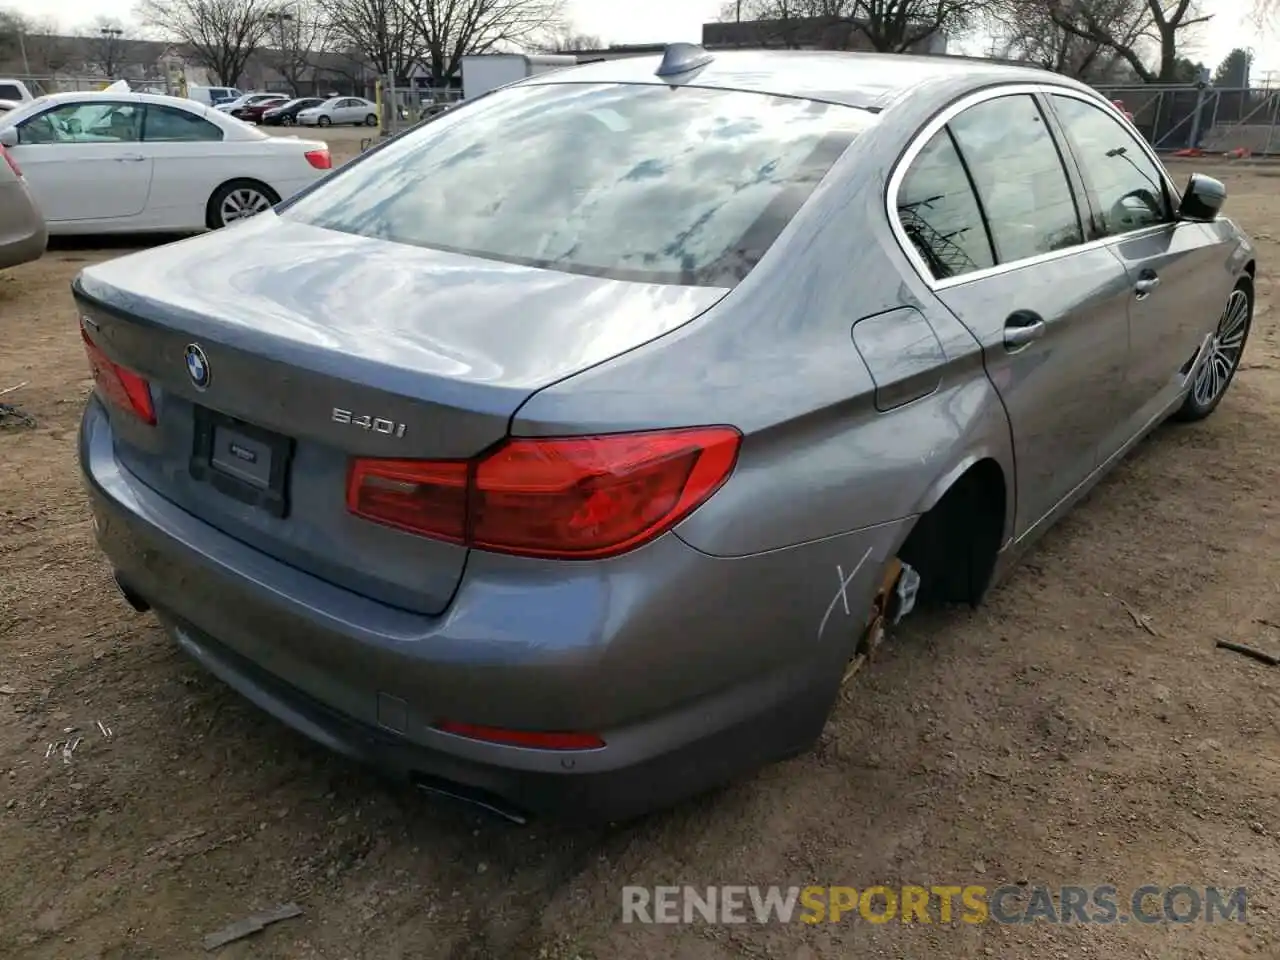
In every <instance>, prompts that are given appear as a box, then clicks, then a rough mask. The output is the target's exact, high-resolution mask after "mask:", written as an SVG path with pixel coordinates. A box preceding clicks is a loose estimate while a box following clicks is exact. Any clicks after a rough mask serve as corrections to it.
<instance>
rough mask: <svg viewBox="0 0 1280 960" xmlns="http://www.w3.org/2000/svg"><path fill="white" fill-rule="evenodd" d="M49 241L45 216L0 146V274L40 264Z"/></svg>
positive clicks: (6, 152)
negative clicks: (20, 267) (36, 261)
mask: <svg viewBox="0 0 1280 960" xmlns="http://www.w3.org/2000/svg"><path fill="white" fill-rule="evenodd" d="M48 241H49V228H48V226H47V225H46V224H45V219H44V214H43V213H41V212H40V207H39V206H38V205H37V204H36V201H35V198H34V197H32V196H31V191H30V190H29V189H28V188H27V181H26V178H25V177H23V175H22V170H21V169H20V168H19V167H18V163H17V161H16V160H14V159H13V157H12V156H10V154H9V153H8V151H6V150H5V148H4V147H3V146H0V270H3V269H4V268H5V267H16V266H17V265H18V264H20V263H28V262H30V261H32V260H39V259H40V258H41V257H42V256H44V251H45V247H46V245H47V244H48Z"/></svg>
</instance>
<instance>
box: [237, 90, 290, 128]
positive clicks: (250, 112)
mask: <svg viewBox="0 0 1280 960" xmlns="http://www.w3.org/2000/svg"><path fill="white" fill-rule="evenodd" d="M288 102H289V98H288V97H286V96H284V95H283V94H280V95H275V96H271V97H263V98H262V99H261V100H257V101H255V102H253V103H250V104H246V105H245V106H243V107H236V108H235V109H234V110H229V111H227V112H228V113H230V114H231V115H232V116H233V117H235V118H236V119H237V120H243V121H245V122H246V123H258V122H259V121H261V120H262V113H263V111H264V110H269V109H270V108H271V107H278V106H280V105H282V104H285V103H288Z"/></svg>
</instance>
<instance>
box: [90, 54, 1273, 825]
mask: <svg viewBox="0 0 1280 960" xmlns="http://www.w3.org/2000/svg"><path fill="white" fill-rule="evenodd" d="M725 131H731V132H732V135H731V136H726V135H725ZM512 143H518V144H520V149H519V150H512V149H511V144H512ZM1224 199H1225V190H1224V189H1223V187H1222V185H1221V184H1220V183H1218V182H1217V181H1215V180H1213V179H1211V178H1210V177H1207V176H1204V175H1201V174H1196V175H1193V176H1192V177H1191V178H1190V179H1189V181H1188V182H1187V184H1186V187H1185V189H1183V190H1178V189H1176V188H1175V185H1174V184H1173V182H1172V181H1171V179H1170V177H1169V174H1168V173H1167V171H1166V170H1165V168H1164V167H1163V166H1162V164H1161V162H1160V159H1159V158H1158V157H1157V155H1156V154H1155V153H1154V151H1153V150H1152V149H1151V147H1150V146H1149V145H1148V144H1147V143H1145V142H1142V141H1141V140H1139V139H1138V138H1137V137H1136V136H1135V134H1134V131H1133V128H1132V127H1131V125H1129V124H1128V123H1126V122H1125V121H1124V119H1123V118H1122V117H1121V116H1120V115H1119V114H1118V113H1117V112H1116V110H1115V108H1114V107H1113V106H1112V105H1111V104H1110V103H1109V102H1108V101H1107V100H1106V99H1105V98H1103V97H1101V96H1100V95H1099V94H1098V93H1096V92H1095V91H1094V90H1092V89H1091V88H1089V87H1087V86H1085V85H1084V84H1082V83H1079V82H1076V81H1074V80H1071V79H1068V78H1066V77H1064V76H1060V75H1056V74H1052V73H1049V72H1047V71H1041V70H1035V69H1024V68H1017V67H1012V66H1005V65H999V64H994V63H991V64H985V63H977V62H975V61H972V60H951V59H948V58H942V57H911V56H898V55H876V54H851V53H844V52H841V53H830V52H821V51H806V52H800V51H786V52H781V51H778V52H770V51H730V52H722V53H716V54H711V53H708V52H706V51H704V50H701V49H699V48H697V47H693V46H690V45H685V44H677V45H673V46H672V47H670V48H668V50H667V53H666V54H665V55H663V56H662V57H661V58H658V57H636V58H627V59H617V60H609V61H602V62H598V63H593V64H589V65H583V66H580V67H576V68H569V69H566V70H562V71H557V72H554V73H546V74H542V75H539V76H535V77H532V78H529V79H528V80H525V81H521V82H518V83H516V84H513V85H511V86H508V87H505V88H503V89H501V90H498V91H495V92H493V93H491V94H489V95H488V96H485V97H483V98H479V99H477V100H475V101H472V102H470V103H469V104H468V105H467V107H466V108H464V109H461V110H454V111H449V112H448V113H446V114H444V115H442V116H440V117H438V118H437V119H435V120H433V121H431V122H429V123H425V124H422V125H420V126H417V127H415V128H414V129H412V130H409V131H406V132H405V133H403V134H402V135H401V136H399V137H397V138H395V139H393V140H390V141H388V142H387V143H385V144H383V145H381V146H380V147H379V148H377V149H375V150H372V151H370V152H369V153H368V154H366V155H365V156H364V157H363V158H362V159H361V160H359V161H358V162H356V163H353V164H350V165H348V166H347V167H345V168H342V169H339V170H338V171H336V172H335V173H334V174H332V175H331V176H330V177H328V178H326V179H325V180H324V181H323V182H321V183H320V184H318V185H316V186H315V187H314V188H313V189H311V190H309V191H307V192H306V193H304V194H302V195H301V196H299V197H297V198H295V199H294V200H293V201H292V202H290V203H287V204H284V205H282V206H281V207H279V208H277V209H276V210H275V211H274V212H272V213H265V214H263V215H262V216H260V217H256V218H254V219H252V220H250V221H249V222H248V223H246V224H245V225H243V226H242V227H238V228H237V229H236V230H235V231H232V232H221V233H214V234H211V235H208V236H204V237H198V238H195V239H194V240H192V241H189V242H187V243H182V244H171V245H168V246H164V247H160V248H158V249H154V250H150V251H146V252H142V253H139V254H133V255H129V256H124V257H120V258H117V259H113V260H110V261H107V262H104V263H97V264H93V265H91V266H88V267H86V268H85V270H84V271H83V272H82V273H81V274H80V276H79V278H78V280H77V281H76V283H75V286H74V293H75V297H76V301H77V304H78V310H79V314H80V316H81V317H83V318H84V320H83V322H84V336H85V339H86V342H87V344H88V349H89V351H90V356H91V358H92V363H93V367H94V369H95V370H96V371H97V377H98V389H97V394H96V397H95V398H93V399H92V400H91V401H90V403H89V404H88V406H87V409H86V410H85V414H84V419H83V423H82V426H81V431H80V439H79V456H80V463H81V466H82V469H83V471H84V475H85V477H86V481H87V486H88V490H89V494H90V499H91V503H92V509H93V513H94V516H95V518H96V522H95V524H94V528H95V530H96V531H97V538H98V542H99V543H100V545H101V547H102V549H103V550H104V551H105V553H106V555H107V557H108V558H109V560H110V562H111V564H112V566H113V567H114V568H115V570H116V575H117V578H118V582H119V583H120V584H121V586H122V590H123V592H124V594H125V596H126V598H127V599H128V600H129V602H130V603H131V604H133V605H134V607H135V608H136V609H139V610H144V609H147V608H148V607H150V608H153V609H154V610H155V611H156V612H157V615H158V616H159V618H160V621H161V623H162V624H164V626H165V627H166V628H167V629H168V630H169V632H170V633H171V635H172V636H173V637H174V638H175V640H176V641H177V643H178V644H179V645H180V646H181V647H183V648H184V649H185V650H186V651H188V652H189V653H191V654H192V655H194V656H195V657H196V658H197V659H198V660H199V661H200V662H201V663H202V664H203V665H204V666H205V667H207V668H208V669H210V670H211V671H213V672H214V673H215V674H217V675H218V676H219V677H221V678H222V679H223V680H225V681H226V682H228V683H229V684H231V685H232V686H234V687H236V688H237V689H239V690H241V691H242V692H244V693H245V694H246V695H247V696H248V697H250V698H251V699H252V700H253V701H254V702H255V703H257V704H258V705H259V706H261V707H263V708H265V709H266V710H268V711H270V712H272V713H274V714H275V715H276V716H277V717H279V718H281V719H283V720H284V721H285V722H286V723H289V724H292V725H293V726H295V727H297V728H298V729H300V730H302V731H303V732H305V733H306V734H308V735H310V736H312V737H314V738H316V739H318V740H320V741H322V742H323V743H325V744H327V745H328V746H330V747H334V748H336V749H338V750H341V751H344V752H346V753H347V754H349V755H351V756H355V757H359V758H361V759H364V760H368V761H371V762H373V763H376V764H379V765H381V766H383V767H385V768H386V769H388V770H390V771H393V772H396V773H399V774H402V775H404V776H405V777H408V778H410V779H411V780H413V781H414V782H415V783H417V784H419V785H420V786H422V787H424V788H427V789H430V790H433V791H437V792H443V793H448V794H452V795H453V796H457V797H462V798H465V799H468V800H471V801H474V802H476V803H479V804H481V805H483V806H485V807H486V808H487V809H490V810H497V811H499V812H502V813H504V814H505V815H507V816H510V817H512V818H514V819H524V818H525V817H526V816H527V815H528V814H529V813H530V812H534V813H538V812H558V813H562V814H572V815H574V816H577V817H580V818H583V819H618V818H624V817H629V816H631V815H633V814H636V813H640V812H643V811H645V810H649V809H653V808H654V807H657V806H662V805H666V804H669V803H671V802H674V801H675V800H677V799H679V798H681V797H685V796H688V795H690V794H692V793H696V792H699V791H701V790H704V789H706V788H708V787H710V786H712V785H714V784H717V783H721V782H723V781H724V780H725V779H726V778H729V777H732V776H736V775H739V774H741V773H744V772H746V771H749V770H752V769H755V768H757V767H758V766H760V765H761V764H763V763H766V762H769V761H773V760H776V759H778V758H781V757H786V756H790V755H793V754H794V753H796V752H797V751H800V750H803V749H804V748H805V747H806V746H807V745H809V744H811V743H813V742H814V740H815V739H816V738H817V737H818V735H819V733H820V732H821V730H822V728H823V724H824V721H825V720H826V717H827V714H828V711H829V710H830V709H831V707H832V705H833V704H834V703H835V702H836V701H837V699H838V694H839V691H840V689H841V685H842V683H843V682H844V680H845V678H846V676H847V674H848V673H849V672H851V671H852V670H853V669H854V668H856V667H857V665H859V664H860V663H862V662H863V661H864V660H865V658H866V657H867V656H868V655H870V654H871V653H872V652H874V650H875V648H876V646H877V644H878V643H879V641H880V639H881V638H882V637H883V635H884V631H885V629H886V628H887V627H888V626H891V625H892V624H893V623H894V622H896V621H897V620H898V619H899V618H901V617H902V616H904V615H906V614H909V613H910V611H911V610H912V609H913V607H914V606H915V605H916V604H917V603H930V602H934V601H962V602H969V603H976V602H978V601H979V600H980V598H981V597H982V595H983V594H984V591H985V590H986V589H987V587H988V585H989V584H990V583H992V582H993V581H995V580H996V579H998V578H999V577H1001V576H1003V575H1004V574H1005V572H1007V571H1008V570H1009V569H1010V568H1011V566H1012V565H1013V564H1014V563H1015V561H1016V559H1017V558H1018V556H1019V555H1021V554H1022V553H1023V551H1024V550H1025V549H1026V548H1027V547H1028V546H1029V545H1030V544H1031V543H1032V542H1034V540H1035V539H1036V537H1037V536H1038V535H1039V534H1041V533H1042V532H1043V531H1044V530H1045V529H1047V528H1048V527H1049V526H1050V525H1051V524H1052V523H1053V522H1054V521H1055V520H1056V519H1057V518H1058V517H1059V516H1061V515H1062V514H1063V512H1064V511H1065V510H1067V509H1068V508H1069V507H1070V506H1071V504H1073V503H1074V502H1076V501H1077V500H1079V499H1080V497H1081V496H1083V495H1084V494H1085V492H1087V491H1088V490H1089V489H1090V488H1091V487H1092V486H1093V484H1094V483H1095V482H1096V481H1097V480H1098V478H1099V477H1101V476H1102V475H1103V474H1105V473H1106V472H1107V470H1108V469H1109V468H1111V467H1112V466H1113V465H1114V464H1115V463H1117V462H1118V461H1119V459H1120V458H1121V457H1122V456H1123V455H1124V454H1125V453H1126V452H1127V451H1128V450H1129V449H1131V448H1132V447H1133V446H1134V444H1135V443H1137V442H1138V440H1139V439H1140V438H1141V437H1142V436H1143V435H1144V434H1146V433H1147V432H1148V431H1150V430H1152V429H1154V428H1155V427H1156V426H1157V425H1159V424H1160V423H1162V422H1163V421H1164V420H1165V419H1166V418H1168V417H1170V416H1173V417H1174V418H1177V419H1181V420H1199V419H1201V418H1204V417H1207V416H1209V415H1210V414H1211V413H1213V412H1214V410H1215V409H1216V408H1217V407H1218V405H1219V402H1220V401H1221V400H1222V398H1223V395H1224V394H1225V393H1226V391H1227V390H1228V387H1229V385H1230V383H1231V381H1232V377H1233V375H1234V373H1235V371H1236V368H1237V365H1238V364H1239V362H1240V357H1241V354H1242V352H1243V350H1244V347H1245V343H1246V338H1247V336H1248V333H1249V329H1250V325H1251V318H1252V313H1253V306H1254V281H1253V277H1254V273H1255V271H1256V269H1257V261H1256V253H1255V249H1254V246H1253V244H1252V243H1251V242H1250V240H1249V239H1248V238H1247V237H1246V236H1245V235H1244V233H1243V232H1242V231H1241V230H1240V229H1239V228H1238V227H1237V226H1236V225H1235V224H1234V223H1232V222H1231V221H1230V220H1228V219H1224V218H1223V217H1222V216H1220V211H1221V209H1222V206H1223V203H1224ZM1241 409H1243V408H1241ZM1234 413H1235V411H1231V414H1234ZM1184 455H1185V456H1187V457H1191V458H1192V459H1193V460H1194V459H1196V458H1203V459H1205V466H1206V468H1208V467H1211V466H1212V464H1211V463H1209V460H1208V454H1207V453H1206V452H1204V451H1202V450H1196V449H1193V448H1190V447H1188V448H1187V450H1186V451H1185V454H1184ZM1169 536H1170V542H1171V543H1175V542H1176V538H1177V532H1176V531H1172V530H1171V531H1170V532H1169ZM195 585H198V589H196V588H195Z"/></svg>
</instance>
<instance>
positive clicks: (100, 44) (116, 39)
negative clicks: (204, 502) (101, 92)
mask: <svg viewBox="0 0 1280 960" xmlns="http://www.w3.org/2000/svg"><path fill="white" fill-rule="evenodd" d="M80 42H81V44H82V45H83V46H82V49H83V50H84V64H85V66H86V67H88V68H89V69H91V70H97V71H98V72H99V73H101V74H102V75H103V76H104V77H108V78H115V77H116V76H117V75H118V74H120V73H121V72H123V70H124V68H125V67H127V66H128V65H129V63H130V62H131V61H132V59H133V48H134V41H133V39H132V38H131V37H130V36H129V31H128V30H126V29H125V27H124V26H123V25H122V24H121V23H120V21H118V20H112V19H111V18H109V17H98V18H97V19H96V20H94V21H93V23H91V24H90V25H89V26H87V27H85V28H84V29H83V30H82V31H80Z"/></svg>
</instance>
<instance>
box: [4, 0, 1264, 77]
mask: <svg viewBox="0 0 1280 960" xmlns="http://www.w3.org/2000/svg"><path fill="white" fill-rule="evenodd" d="M568 4H569V11H570V14H571V15H572V17H573V21H574V27H575V30H576V31H577V32H581V33H589V34H595V35H597V36H600V37H601V38H603V39H604V40H605V41H606V42H608V43H646V42H662V41H673V40H693V41H696V40H698V39H699V37H700V36H701V28H702V24H703V22H704V21H707V20H712V19H714V18H715V16H716V14H717V13H718V12H719V10H720V7H721V0H568ZM1249 4H1250V0H1208V2H1207V3H1205V6H1207V7H1211V8H1213V9H1215V10H1216V11H1217V16H1215V17H1214V19H1213V22H1212V23H1211V24H1210V25H1209V26H1208V28H1206V29H1205V30H1204V31H1203V34H1202V37H1201V40H1200V42H1199V43H1198V44H1197V49H1196V50H1195V51H1193V52H1192V53H1193V55H1194V56H1195V57H1196V58H1198V59H1203V60H1204V61H1205V62H1206V63H1208V64H1209V65H1211V66H1213V65H1216V64H1217V63H1218V61H1220V60H1221V59H1222V58H1223V56H1224V55H1225V54H1226V53H1227V51H1229V50H1230V49H1231V48H1232V47H1235V46H1239V45H1241V44H1243V45H1246V46H1247V45H1249V44H1253V46H1254V48H1255V50H1256V56H1257V66H1258V69H1259V70H1280V43H1276V42H1275V41H1274V40H1271V41H1264V40H1263V39H1261V38H1259V37H1258V36H1257V30H1256V29H1254V28H1252V27H1251V26H1250V25H1249V24H1247V23H1246V16H1245V15H1246V13H1247V11H1248V8H1249ZM133 5H134V3H133V0H0V7H10V8H16V9H18V10H20V11H22V12H24V13H28V14H31V15H33V16H38V17H44V16H49V17H54V18H56V19H57V20H58V21H59V24H60V26H61V27H62V28H64V29H69V28H71V27H74V26H75V25H77V24H83V23H88V22H90V21H92V20H93V19H94V18H95V17H98V16H109V17H117V18H119V19H121V20H128V19H129V18H130V14H131V12H132V9H133Z"/></svg>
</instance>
